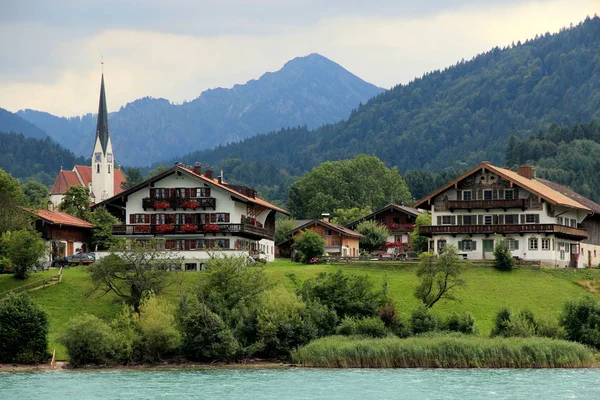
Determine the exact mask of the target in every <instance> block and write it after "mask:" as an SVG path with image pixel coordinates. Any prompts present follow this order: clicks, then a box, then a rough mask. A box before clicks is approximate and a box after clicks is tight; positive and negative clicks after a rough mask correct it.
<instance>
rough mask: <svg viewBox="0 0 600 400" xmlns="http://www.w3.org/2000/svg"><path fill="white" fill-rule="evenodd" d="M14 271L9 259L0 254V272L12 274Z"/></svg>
mask: <svg viewBox="0 0 600 400" xmlns="http://www.w3.org/2000/svg"><path fill="white" fill-rule="evenodd" d="M13 272H15V270H14V268H13V266H12V262H10V259H9V258H7V257H4V256H1V255H0V274H12V273H13Z"/></svg>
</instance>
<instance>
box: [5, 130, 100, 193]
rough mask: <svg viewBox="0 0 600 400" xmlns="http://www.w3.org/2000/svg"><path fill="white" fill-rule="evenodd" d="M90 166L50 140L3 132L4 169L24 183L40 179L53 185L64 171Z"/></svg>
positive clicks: (39, 180)
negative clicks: (78, 165)
mask: <svg viewBox="0 0 600 400" xmlns="http://www.w3.org/2000/svg"><path fill="white" fill-rule="evenodd" d="M76 164H83V165H88V164H90V163H89V162H88V161H86V160H85V159H84V158H83V157H75V155H74V154H73V153H72V152H70V151H69V150H66V149H65V148H63V147H61V146H60V145H59V144H58V143H56V142H54V141H53V140H52V139H50V138H49V137H46V138H45V139H35V138H27V137H25V136H23V134H20V133H3V132H0V168H1V169H3V170H5V171H6V172H8V173H9V174H11V175H12V176H13V177H15V178H18V179H19V180H21V181H23V182H24V181H28V180H36V181H38V182H41V183H43V184H44V185H46V186H50V185H52V183H53V182H54V179H56V174H57V173H58V171H60V168H61V167H63V168H64V169H72V168H73V165H76Z"/></svg>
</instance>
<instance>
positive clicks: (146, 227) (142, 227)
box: [133, 225, 150, 232]
mask: <svg viewBox="0 0 600 400" xmlns="http://www.w3.org/2000/svg"><path fill="white" fill-rule="evenodd" d="M133 231H134V232H150V225H135V226H134V227H133Z"/></svg>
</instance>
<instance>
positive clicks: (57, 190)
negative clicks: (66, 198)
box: [50, 169, 82, 194]
mask: <svg viewBox="0 0 600 400" xmlns="http://www.w3.org/2000/svg"><path fill="white" fill-rule="evenodd" d="M73 185H82V183H81V181H80V180H79V177H78V176H77V174H76V173H75V172H74V171H65V170H62V169H61V170H60V172H59V173H58V176H57V177H56V180H55V181H54V185H52V189H50V194H63V193H64V192H66V191H67V189H68V188H69V187H71V186H73Z"/></svg>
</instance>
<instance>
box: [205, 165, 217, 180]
mask: <svg viewBox="0 0 600 400" xmlns="http://www.w3.org/2000/svg"><path fill="white" fill-rule="evenodd" d="M209 168H210V167H206V171H205V172H204V176H206V177H207V178H208V179H214V177H215V175H214V171H213V170H212V169H209Z"/></svg>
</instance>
